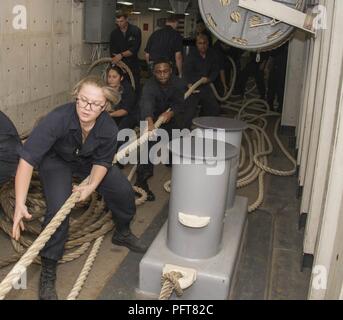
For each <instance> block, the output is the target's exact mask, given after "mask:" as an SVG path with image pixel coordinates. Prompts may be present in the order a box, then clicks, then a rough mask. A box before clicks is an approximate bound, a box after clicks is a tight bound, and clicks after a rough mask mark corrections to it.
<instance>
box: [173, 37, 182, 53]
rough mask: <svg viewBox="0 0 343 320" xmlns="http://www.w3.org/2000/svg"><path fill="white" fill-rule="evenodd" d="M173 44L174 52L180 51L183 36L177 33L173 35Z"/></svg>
mask: <svg viewBox="0 0 343 320" xmlns="http://www.w3.org/2000/svg"><path fill="white" fill-rule="evenodd" d="M174 45H175V46H174V48H175V52H182V51H183V38H182V36H181V35H180V34H179V33H177V35H176V37H175V43H174Z"/></svg>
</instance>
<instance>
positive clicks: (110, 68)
mask: <svg viewBox="0 0 343 320" xmlns="http://www.w3.org/2000/svg"><path fill="white" fill-rule="evenodd" d="M111 70H113V71H116V72H117V73H118V74H119V76H121V77H124V75H125V73H124V71H123V69H122V68H120V67H118V66H116V65H113V64H111V65H110V66H109V67H108V68H107V70H106V75H107V76H108V74H109V73H110V71H111Z"/></svg>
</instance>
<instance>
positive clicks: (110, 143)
mask: <svg viewBox="0 0 343 320" xmlns="http://www.w3.org/2000/svg"><path fill="white" fill-rule="evenodd" d="M117 134H118V129H116V130H115V131H114V134H113V136H111V137H106V138H102V141H101V143H100V146H99V147H98V148H96V150H95V152H94V154H93V162H92V164H93V165H97V166H102V167H105V168H107V169H109V168H111V167H112V162H113V159H114V155H115V152H116V149H117Z"/></svg>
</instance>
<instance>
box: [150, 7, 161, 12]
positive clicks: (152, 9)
mask: <svg viewBox="0 0 343 320" xmlns="http://www.w3.org/2000/svg"><path fill="white" fill-rule="evenodd" d="M148 10H150V11H161V9H160V8H155V7H151V8H148Z"/></svg>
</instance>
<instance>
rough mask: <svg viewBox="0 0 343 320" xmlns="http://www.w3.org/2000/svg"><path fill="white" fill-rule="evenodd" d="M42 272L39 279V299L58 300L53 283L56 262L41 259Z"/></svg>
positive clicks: (54, 280)
mask: <svg viewBox="0 0 343 320" xmlns="http://www.w3.org/2000/svg"><path fill="white" fill-rule="evenodd" d="M41 260H42V271H41V275H40V279H39V299H40V300H58V297H57V293H56V288H55V282H56V269H57V261H55V260H51V259H48V258H44V257H42V258H41Z"/></svg>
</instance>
